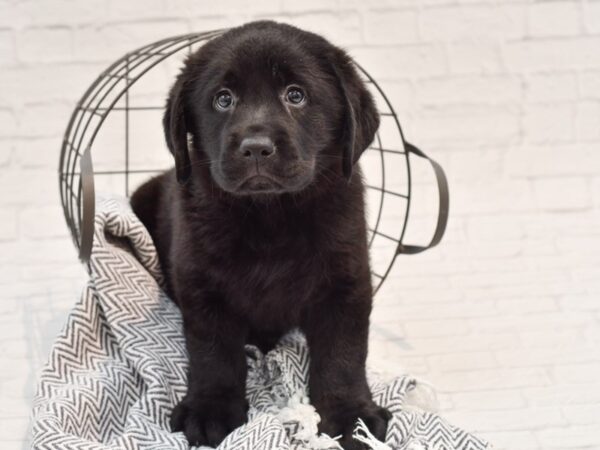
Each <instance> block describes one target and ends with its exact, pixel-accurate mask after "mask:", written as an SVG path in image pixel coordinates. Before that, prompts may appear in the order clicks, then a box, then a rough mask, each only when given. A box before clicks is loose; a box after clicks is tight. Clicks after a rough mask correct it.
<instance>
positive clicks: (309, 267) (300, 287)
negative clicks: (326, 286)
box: [223, 229, 329, 323]
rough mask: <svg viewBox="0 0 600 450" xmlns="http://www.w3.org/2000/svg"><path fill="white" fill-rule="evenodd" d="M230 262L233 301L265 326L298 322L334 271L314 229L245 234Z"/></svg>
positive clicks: (234, 247)
mask: <svg viewBox="0 0 600 450" xmlns="http://www.w3.org/2000/svg"><path fill="white" fill-rule="evenodd" d="M227 259H228V260H225V261H223V264H224V267H226V268H227V270H226V271H225V278H224V280H223V281H225V283H226V284H227V286H228V291H229V293H228V296H227V297H228V298H229V301H230V302H231V304H232V306H233V307H234V308H236V309H238V310H240V311H242V312H243V313H244V314H245V315H246V316H249V317H253V318H255V319H256V320H257V321H260V322H261V323H265V322H271V321H275V322H276V321H285V322H294V321H295V319H296V317H297V315H298V314H299V313H300V311H301V309H302V307H303V306H305V305H306V304H307V303H308V302H310V299H311V297H313V294H314V291H315V290H316V289H317V288H318V286H319V285H320V284H321V283H322V280H323V277H324V275H326V274H327V272H328V270H329V269H328V258H327V250H326V248H325V247H324V246H323V245H322V243H321V242H320V236H319V235H318V234H316V233H312V232H311V230H310V229H308V230H306V229H305V230H297V229H296V230H280V231H279V232H277V233H275V234H273V235H270V236H269V235H264V236H259V235H258V234H257V232H256V230H255V232H254V233H242V234H241V235H239V237H238V239H234V240H232V241H231V246H230V248H229V257H228V258H227Z"/></svg>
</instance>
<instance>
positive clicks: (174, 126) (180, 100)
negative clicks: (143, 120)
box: [163, 74, 191, 184]
mask: <svg viewBox="0 0 600 450" xmlns="http://www.w3.org/2000/svg"><path fill="white" fill-rule="evenodd" d="M184 95H185V94H184V75H183V74H180V75H179V77H178V78H177V81H176V82H175V84H174V85H173V87H172V88H171V90H170V92H169V97H168V99H167V106H166V108H165V113H164V115H163V129H164V133H165V140H166V141H167V146H168V147H169V150H170V151H171V153H172V154H173V156H174V157H175V173H176V175H177V181H178V182H179V183H180V184H184V183H185V182H186V181H187V180H188V179H189V178H190V174H191V165H190V155H189V152H188V142H187V128H188V127H187V126H186V114H185V105H184Z"/></svg>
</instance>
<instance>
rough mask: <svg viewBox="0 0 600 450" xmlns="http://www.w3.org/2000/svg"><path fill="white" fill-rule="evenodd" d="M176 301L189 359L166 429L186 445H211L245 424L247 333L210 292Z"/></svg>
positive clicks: (214, 445)
mask: <svg viewBox="0 0 600 450" xmlns="http://www.w3.org/2000/svg"><path fill="white" fill-rule="evenodd" d="M190 298H193V300H189V298H188V297H186V298H184V299H181V300H180V304H181V306H182V312H183V323H184V332H185V340H186V346H187V350H188V353H189V358H190V367H189V378H188V392H187V394H186V396H185V398H184V399H183V400H182V401H181V403H179V404H178V405H177V406H176V407H175V409H174V410H173V414H172V416H171V429H172V430H173V431H183V432H184V433H185V436H186V438H187V439H188V441H189V443H190V445H209V446H211V447H216V446H217V445H218V444H219V443H220V442H221V441H222V440H223V439H224V438H225V436H227V435H228V434H229V433H230V432H231V431H232V430H234V429H235V428H237V427H238V426H240V425H242V424H243V423H245V422H246V420H247V416H246V413H247V411H248V403H247V402H246V398H245V391H246V370H247V368H246V356H245V352H244V343H245V337H246V330H245V327H244V326H243V324H242V323H241V322H240V321H239V320H238V319H237V317H236V316H235V315H233V314H232V313H230V312H229V311H228V310H227V309H226V307H225V305H224V302H223V301H222V298H218V295H217V294H214V293H202V294H200V295H199V294H198V293H197V294H196V295H194V296H193V297H190Z"/></svg>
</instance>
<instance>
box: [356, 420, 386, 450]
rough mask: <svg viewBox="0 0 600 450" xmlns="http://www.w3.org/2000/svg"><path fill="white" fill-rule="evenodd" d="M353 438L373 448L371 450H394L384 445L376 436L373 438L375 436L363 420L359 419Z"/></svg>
mask: <svg viewBox="0 0 600 450" xmlns="http://www.w3.org/2000/svg"><path fill="white" fill-rule="evenodd" d="M352 437H353V438H354V439H356V440H357V441H360V442H362V443H363V444H366V445H368V446H369V447H370V448H371V450H392V447H390V446H389V445H386V444H384V443H383V442H381V441H380V440H379V439H377V438H376V437H375V436H373V434H372V433H371V432H370V431H369V429H368V428H367V426H366V425H365V423H364V422H363V420H362V419H358V423H357V424H356V427H355V428H354V433H352Z"/></svg>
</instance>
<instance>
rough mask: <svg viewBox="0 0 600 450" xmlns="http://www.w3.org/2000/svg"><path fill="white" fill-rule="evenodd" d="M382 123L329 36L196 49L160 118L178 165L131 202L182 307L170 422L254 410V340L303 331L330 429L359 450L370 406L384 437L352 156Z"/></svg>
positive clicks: (233, 39) (202, 426)
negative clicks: (183, 382)
mask: <svg viewBox="0 0 600 450" xmlns="http://www.w3.org/2000/svg"><path fill="white" fill-rule="evenodd" d="M298 92H300V94H299V93H298ZM297 100H300V101H297ZM378 125H379V117H378V114H377V111H376V108H375V106H374V104H373V100H372V98H371V96H370V94H369V93H368V91H367V90H366V89H365V87H364V85H363V83H362V81H361V80H360V78H359V77H358V75H357V72H356V70H355V68H354V67H353V64H352V61H351V59H350V58H349V57H348V56H347V54H346V53H345V52H343V51H342V50H340V49H339V48H337V47H335V46H333V45H331V44H330V43H329V42H327V41H326V40H324V39H323V38H321V37H319V36H318V35H315V34H312V33H308V32H305V31H301V30H299V29H297V28H294V27H291V26H289V25H283V24H278V23H275V22H267V21H264V22H253V23H250V24H247V25H244V26H242V27H238V28H234V29H232V30H230V31H228V32H226V33H225V34H223V35H221V36H220V37H218V38H215V39H213V40H211V41H209V42H208V43H206V44H205V45H204V46H203V47H202V48H200V50H199V51H197V52H196V53H194V54H192V55H191V56H190V57H189V58H188V59H187V61H186V63H185V66H184V68H183V69H182V71H181V73H180V74H179V76H178V78H177V80H176V82H175V84H174V86H173V88H172V89H171V92H170V95H169V98H168V101H167V107H166V112H165V115H164V128H165V136H166V140H167V144H168V147H169V149H170V150H171V152H172V153H173V155H174V157H175V162H176V167H175V169H174V170H171V171H169V172H166V173H164V174H163V175H161V176H159V177H157V178H154V179H152V180H150V181H149V182H147V183H146V184H144V185H143V186H141V187H140V188H139V189H138V190H137V191H136V192H135V194H134V195H133V197H132V199H131V204H132V206H133V209H134V211H135V212H136V214H137V215H138V216H139V217H140V218H141V220H142V221H143V222H144V224H145V225H146V226H147V227H148V229H149V231H150V233H151V235H152V237H153V239H154V241H155V244H156V247H157V249H158V253H159V257H160V261H161V263H162V266H163V269H164V271H165V274H166V278H167V289H168V291H169V293H170V295H171V296H172V298H173V299H174V300H175V301H176V302H177V304H178V305H179V307H180V308H181V310H182V313H183V320H184V329H185V337H186V344H187V348H188V352H189V356H190V370H189V381H188V393H187V395H186V397H185V398H184V400H183V401H182V402H181V403H180V404H179V405H178V406H177V407H176V408H175V410H174V411H173V416H172V418H171V426H172V428H173V430H180V431H184V432H185V435H186V436H187V438H188V440H189V441H190V443H191V444H208V445H213V446H216V445H217V444H218V443H219V442H221V440H222V439H223V438H224V437H225V436H226V435H227V434H228V433H229V432H230V431H231V430H233V429H234V428H235V427H237V426H239V425H241V424H242V423H244V422H245V421H246V411H247V403H246V400H245V380H246V360H245V353H244V345H245V344H246V343H254V344H256V345H258V346H259V347H260V348H261V349H263V350H264V351H267V350H269V349H270V348H272V347H273V346H274V345H275V343H276V342H277V340H278V338H279V337H280V336H281V335H282V334H283V333H285V332H286V331H288V330H290V329H292V328H294V327H299V328H300V329H301V330H302V331H303V332H304V333H305V334H306V337H307V341H308V345H309V349H310V356H311V362H310V382H309V395H310V398H311V401H312V403H313V404H314V405H315V407H316V409H317V411H318V412H319V414H320V415H321V423H320V425H319V428H320V431H322V432H325V433H327V434H329V435H330V436H337V435H340V434H342V435H343V439H342V441H341V442H342V445H343V446H344V448H346V449H355V448H356V449H358V448H362V447H361V444H360V443H359V442H358V441H355V440H353V439H352V438H351V434H352V429H353V426H354V424H355V422H356V420H357V418H359V417H360V418H362V419H363V420H364V421H365V423H366V424H367V426H368V427H369V428H370V430H371V431H372V432H373V434H374V435H375V436H376V437H378V438H379V439H384V438H385V432H386V427H387V421H388V419H389V417H390V416H389V413H388V412H387V411H386V410H385V409H383V408H380V407H378V406H377V405H375V404H374V402H373V400H372V398H371V393H370V391H369V387H368V385H367V382H366V377H365V359H366V356H367V341H368V330H369V315H370V312H371V303H372V286H371V280H370V271H369V259H368V247H367V237H366V222H365V217H364V201H363V182H362V179H361V173H360V170H359V168H358V166H355V165H354V164H355V162H356V161H357V160H358V158H359V157H360V154H361V153H362V152H363V151H364V150H365V148H366V147H367V146H368V145H369V143H370V142H371V141H372V139H373V136H374V133H375V131H376V130H377V127H378ZM353 170H354V174H352V172H353Z"/></svg>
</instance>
